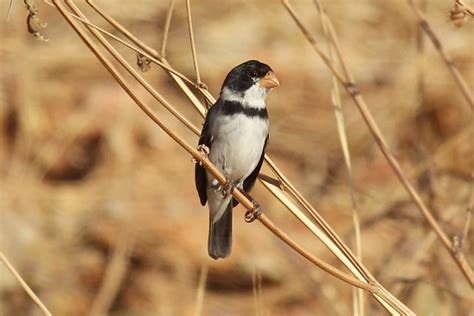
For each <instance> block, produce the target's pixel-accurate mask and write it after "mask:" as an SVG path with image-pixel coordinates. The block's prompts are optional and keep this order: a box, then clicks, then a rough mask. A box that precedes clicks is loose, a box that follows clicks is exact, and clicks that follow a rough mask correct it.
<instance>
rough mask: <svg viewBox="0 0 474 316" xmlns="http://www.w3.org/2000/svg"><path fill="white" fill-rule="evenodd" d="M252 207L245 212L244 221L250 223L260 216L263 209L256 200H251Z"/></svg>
mask: <svg viewBox="0 0 474 316" xmlns="http://www.w3.org/2000/svg"><path fill="white" fill-rule="evenodd" d="M252 205H253V207H252V208H251V209H250V210H248V211H247V212H246V213H245V221H246V222H247V223H251V222H253V221H254V220H256V219H259V218H260V216H262V213H263V209H262V207H261V206H260V204H258V203H257V202H256V201H252Z"/></svg>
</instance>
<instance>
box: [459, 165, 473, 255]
mask: <svg viewBox="0 0 474 316" xmlns="http://www.w3.org/2000/svg"><path fill="white" fill-rule="evenodd" d="M466 211H467V213H466V221H465V223H464V228H463V230H462V234H461V238H460V245H459V247H460V248H462V247H463V246H464V245H465V244H466V240H467V235H468V234H469V228H470V227H471V224H472V222H471V220H472V213H473V212H474V172H473V173H472V175H471V197H470V198H469V206H468V207H467V210H466Z"/></svg>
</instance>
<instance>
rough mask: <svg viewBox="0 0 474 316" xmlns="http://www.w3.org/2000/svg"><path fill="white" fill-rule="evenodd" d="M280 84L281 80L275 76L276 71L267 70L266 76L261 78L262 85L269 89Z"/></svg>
mask: <svg viewBox="0 0 474 316" xmlns="http://www.w3.org/2000/svg"><path fill="white" fill-rule="evenodd" d="M279 85H280V82H279V81H278V79H277V77H276V76H275V73H274V72H273V71H271V70H270V71H269V72H267V74H266V75H265V77H263V78H262V79H260V86H261V87H264V88H267V89H271V88H275V87H278V86H279Z"/></svg>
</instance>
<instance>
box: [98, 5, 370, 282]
mask: <svg viewBox="0 0 474 316" xmlns="http://www.w3.org/2000/svg"><path fill="white" fill-rule="evenodd" d="M96 10H97V7H96ZM100 14H101V15H102V16H103V17H107V21H109V22H110V23H111V24H113V25H116V24H117V22H115V21H114V20H113V19H112V18H110V17H108V16H107V15H105V13H103V12H101V13H100ZM119 29H120V28H119ZM125 35H127V34H125ZM128 36H132V35H131V34H128ZM134 42H135V43H140V42H139V41H137V40H135V41H134ZM141 48H142V49H144V50H145V51H147V47H146V46H143V47H141ZM147 52H148V53H151V51H147ZM164 62H165V63H167V62H166V61H164ZM168 65H169V64H168ZM174 79H175V81H176V82H177V83H178V85H179V86H180V87H181V88H182V89H183V91H184V92H185V93H186V95H187V96H188V97H189V98H190V100H191V101H192V103H193V105H194V106H195V108H196V109H197V110H198V111H199V112H200V113H201V115H203V116H204V113H205V108H204V107H203V106H202V104H201V103H200V102H199V100H198V99H197V98H196V97H195V96H194V94H193V93H192V92H190V90H189V88H188V87H187V86H186V85H185V84H184V83H183V82H182V81H180V78H177V77H175V78H174ZM206 97H207V98H208V100H209V101H210V102H211V103H214V102H215V99H213V97H212V96H211V95H206ZM266 161H267V163H268V164H269V166H270V168H271V169H272V170H273V171H274V172H275V173H276V174H277V176H278V177H279V178H280V179H281V181H282V183H283V184H284V188H285V189H287V191H289V193H290V194H292V195H293V196H294V197H296V199H297V200H298V201H299V202H300V203H301V204H302V205H303V206H304V207H305V208H306V209H307V210H309V212H310V214H311V215H312V216H313V217H314V213H315V212H316V211H315V210H314V209H313V208H312V207H311V206H310V205H309V203H308V202H307V201H306V200H305V199H304V198H303V197H302V196H301V195H300V194H299V192H298V191H297V190H296V189H295V188H294V187H293V186H292V185H291V183H290V182H289V181H288V180H287V179H286V178H285V177H284V176H283V174H282V173H281V171H280V170H279V169H278V168H277V167H276V166H275V165H274V163H273V162H272V161H271V160H270V158H269V157H268V156H266ZM273 193H274V194H277V195H278V194H280V195H281V193H280V192H273ZM287 207H288V206H287ZM292 212H300V211H299V210H298V209H297V208H296V207H295V208H293V209H292ZM302 216H303V215H302V214H301V213H300V216H299V218H301V217H302ZM297 217H298V216H297ZM315 218H316V220H317V221H318V223H319V224H320V225H322V226H323V227H324V228H325V231H326V232H327V231H330V235H332V236H335V233H334V231H332V229H331V228H330V227H329V225H328V224H327V223H326V222H324V220H322V218H321V217H320V216H319V215H317V216H316V217H315ZM303 223H305V221H303ZM337 238H338V237H337ZM326 242H327V243H332V242H331V241H330V240H327V241H326ZM341 245H343V243H342V241H340V239H339V241H338V246H341ZM338 246H333V247H332V248H331V246H328V248H329V249H330V250H331V251H332V252H333V253H334V252H335V251H334V248H337V247H338ZM336 253H337V252H336ZM338 254H339V259H340V260H342V261H344V260H343V259H341V258H342V257H344V254H342V253H338ZM346 255H347V254H346ZM353 261H356V260H355V258H354V260H353ZM346 264H350V261H346ZM360 277H361V278H363V277H362V275H360Z"/></svg>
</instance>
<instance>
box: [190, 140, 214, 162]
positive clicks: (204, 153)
mask: <svg viewBox="0 0 474 316" xmlns="http://www.w3.org/2000/svg"><path fill="white" fill-rule="evenodd" d="M196 149H197V151H199V152H200V153H201V154H202V157H203V158H208V156H209V153H210V150H209V147H207V146H206V145H204V144H201V145H199V146H197V148H196ZM193 161H194V163H199V165H202V161H197V160H196V159H194V158H193Z"/></svg>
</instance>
